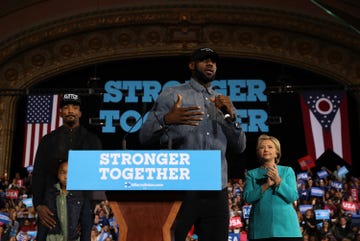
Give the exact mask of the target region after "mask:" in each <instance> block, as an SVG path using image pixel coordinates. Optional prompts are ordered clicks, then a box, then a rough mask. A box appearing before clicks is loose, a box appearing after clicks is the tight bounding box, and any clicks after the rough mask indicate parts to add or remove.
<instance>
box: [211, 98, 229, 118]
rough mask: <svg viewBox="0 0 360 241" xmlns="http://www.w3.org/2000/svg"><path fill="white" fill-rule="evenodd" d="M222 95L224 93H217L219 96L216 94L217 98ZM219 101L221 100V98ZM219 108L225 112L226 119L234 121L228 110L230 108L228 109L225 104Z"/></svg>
mask: <svg viewBox="0 0 360 241" xmlns="http://www.w3.org/2000/svg"><path fill="white" fill-rule="evenodd" d="M220 96H222V95H217V96H215V99H218V98H220ZM219 101H220V100H219ZM220 102H221V101H220ZM219 110H220V111H221V112H222V113H223V115H224V120H226V121H232V119H231V115H230V113H229V112H228V110H227V108H226V106H225V105H223V106H221V107H220V108H219Z"/></svg>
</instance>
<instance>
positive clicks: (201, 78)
mask: <svg viewBox="0 0 360 241" xmlns="http://www.w3.org/2000/svg"><path fill="white" fill-rule="evenodd" d="M194 71H195V73H194V74H195V78H196V79H197V80H198V81H199V82H200V83H203V84H208V83H210V82H211V81H213V80H214V79H215V75H213V76H212V77H210V78H209V77H207V76H206V75H205V74H204V73H203V72H201V71H199V70H198V69H197V68H195V70H194Z"/></svg>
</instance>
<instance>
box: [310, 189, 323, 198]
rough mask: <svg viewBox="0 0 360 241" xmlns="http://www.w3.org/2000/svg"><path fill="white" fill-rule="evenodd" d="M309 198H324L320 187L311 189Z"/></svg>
mask: <svg viewBox="0 0 360 241" xmlns="http://www.w3.org/2000/svg"><path fill="white" fill-rule="evenodd" d="M311 196H314V197H322V196H324V190H323V189H321V188H320V187H312V188H311Z"/></svg>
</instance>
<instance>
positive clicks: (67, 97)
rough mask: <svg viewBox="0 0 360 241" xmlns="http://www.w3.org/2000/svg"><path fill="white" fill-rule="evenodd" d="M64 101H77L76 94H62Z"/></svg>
mask: <svg viewBox="0 0 360 241" xmlns="http://www.w3.org/2000/svg"><path fill="white" fill-rule="evenodd" d="M64 100H79V96H78V95H76V94H64Z"/></svg>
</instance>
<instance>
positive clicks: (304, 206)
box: [299, 204, 313, 214]
mask: <svg viewBox="0 0 360 241" xmlns="http://www.w3.org/2000/svg"><path fill="white" fill-rule="evenodd" d="M312 208H313V206H312V205H311V204H300V205H299V211H300V212H301V213H302V214H304V213H305V212H306V210H308V209H312Z"/></svg>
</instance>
